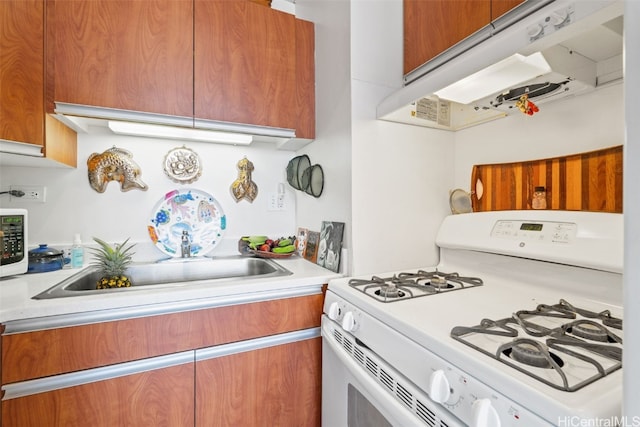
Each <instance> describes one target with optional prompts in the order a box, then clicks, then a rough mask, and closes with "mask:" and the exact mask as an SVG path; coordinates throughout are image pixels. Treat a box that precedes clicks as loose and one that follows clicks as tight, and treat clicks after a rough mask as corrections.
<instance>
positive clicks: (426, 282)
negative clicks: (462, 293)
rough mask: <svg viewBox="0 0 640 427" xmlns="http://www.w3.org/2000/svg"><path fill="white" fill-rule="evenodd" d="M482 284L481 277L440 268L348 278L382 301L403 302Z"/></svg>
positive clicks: (350, 283)
mask: <svg viewBox="0 0 640 427" xmlns="http://www.w3.org/2000/svg"><path fill="white" fill-rule="evenodd" d="M480 285H482V280H481V279H479V278H476V277H460V275H459V274H458V273H442V272H439V271H438V270H435V271H431V272H429V271H424V270H418V271H416V272H413V273H408V272H403V273H398V274H394V275H393V276H392V277H387V278H381V277H378V276H372V277H371V279H351V280H349V286H351V287H352V288H355V289H358V290H360V291H361V292H364V293H365V294H367V295H369V296H371V297H372V298H375V299H376V300H378V301H380V302H393V301H401V300H404V299H410V298H417V297H422V296H427V295H434V294H438V293H443V292H450V291H455V290H459V289H468V288H472V287H475V286H480Z"/></svg>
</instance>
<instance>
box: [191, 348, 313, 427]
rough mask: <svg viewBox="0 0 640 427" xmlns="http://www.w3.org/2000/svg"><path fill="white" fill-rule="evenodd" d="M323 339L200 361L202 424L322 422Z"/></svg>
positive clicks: (207, 426)
mask: <svg viewBox="0 0 640 427" xmlns="http://www.w3.org/2000/svg"><path fill="white" fill-rule="evenodd" d="M321 357H322V339H321V338H313V339H309V340H304V341H299V342H295V343H290V344H284V345H279V346H275V347H269V348H264V349H260V350H255V351H250V352H245V353H238V354H233V355H230V356H225V357H220V358H215V359H209V360H204V361H199V362H197V363H196V426H197V427H215V426H219V427H227V426H253V427H262V426H264V427H271V426H302V427H319V426H320V400H321V381H322V374H321Z"/></svg>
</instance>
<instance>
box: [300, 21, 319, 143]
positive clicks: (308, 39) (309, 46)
mask: <svg viewBox="0 0 640 427" xmlns="http://www.w3.org/2000/svg"><path fill="white" fill-rule="evenodd" d="M315 67H316V66H315V28H314V24H313V23H312V22H308V21H303V20H301V19H296V102H297V125H296V137H297V138H305V139H314V138H315V137H316V71H315Z"/></svg>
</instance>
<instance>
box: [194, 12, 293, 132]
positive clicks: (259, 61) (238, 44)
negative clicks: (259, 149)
mask: <svg viewBox="0 0 640 427" xmlns="http://www.w3.org/2000/svg"><path fill="white" fill-rule="evenodd" d="M215 3H218V4H215ZM196 9H197V13H196V27H195V46H196V67H195V71H196V74H195V76H196V78H195V88H196V89H195V115H196V117H198V118H202V119H211V120H224V121H230V122H234V123H250V124H256V125H263V126H274V127H283V128H289V129H295V128H296V124H297V104H296V25H295V17H294V16H293V15H290V14H288V13H284V12H280V11H277V10H272V9H269V8H266V7H264V6H262V5H259V4H256V3H254V2H249V1H218V2H216V1H214V2H208V1H198V2H196ZM201 13H202V15H201ZM213 24H215V25H213ZM209 40H212V41H213V42H214V46H216V48H218V49H219V51H218V52H210V51H209V50H210V49H212V47H211V46H209V45H208V43H209ZM201 53H202V54H204V55H203V56H202V58H199V56H200V55H201ZM209 62H211V67H212V73H211V74H210V73H209V66H210V65H209ZM205 88H207V90H214V91H216V96H215V97H214V98H213V99H210V100H209V99H207V98H202V99H201V98H200V97H201V95H203V94H204V95H205V96H208V95H207V94H206V92H205V90H204V89H205ZM220 91H222V94H221V95H219V92H220ZM218 96H221V100H222V101H223V102H222V103H219V104H220V105H217V106H216V105H214V104H213V103H214V102H216V101H217V100H218ZM221 108H222V109H221ZM220 113H222V117H221V116H220Z"/></svg>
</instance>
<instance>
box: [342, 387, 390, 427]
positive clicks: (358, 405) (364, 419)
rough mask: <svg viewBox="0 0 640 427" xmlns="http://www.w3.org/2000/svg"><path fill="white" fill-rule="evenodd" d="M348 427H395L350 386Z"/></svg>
mask: <svg viewBox="0 0 640 427" xmlns="http://www.w3.org/2000/svg"><path fill="white" fill-rule="evenodd" d="M347 394H348V416H349V418H348V420H347V426H348V427H393V426H392V425H391V424H390V423H389V421H387V420H386V418H385V417H383V416H382V414H381V413H380V411H378V410H377V409H376V407H375V406H373V405H372V404H371V402H369V401H368V400H367V398H366V397H364V395H362V393H360V392H359V391H358V389H356V388H355V387H354V386H353V385H351V384H349V386H348V393H347Z"/></svg>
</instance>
